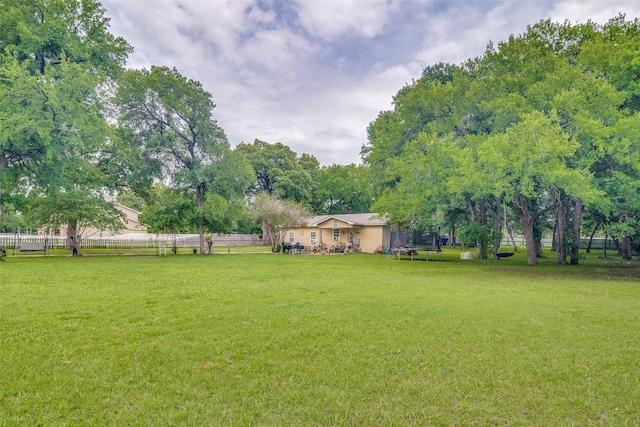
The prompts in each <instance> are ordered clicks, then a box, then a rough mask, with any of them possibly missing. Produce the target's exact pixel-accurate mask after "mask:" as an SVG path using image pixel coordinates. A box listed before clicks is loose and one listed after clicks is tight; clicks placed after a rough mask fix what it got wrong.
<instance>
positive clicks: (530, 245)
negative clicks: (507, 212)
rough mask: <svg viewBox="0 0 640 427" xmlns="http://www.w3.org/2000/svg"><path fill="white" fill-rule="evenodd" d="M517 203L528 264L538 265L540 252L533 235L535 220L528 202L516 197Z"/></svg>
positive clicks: (518, 196)
mask: <svg viewBox="0 0 640 427" xmlns="http://www.w3.org/2000/svg"><path fill="white" fill-rule="evenodd" d="M516 203H517V204H518V211H519V213H520V222H521V224H522V231H523V233H524V243H525V245H526V246H527V264H528V265H538V250H537V247H536V246H537V245H536V240H535V237H534V233H533V223H534V222H535V218H534V217H533V215H531V211H530V210H529V206H527V201H526V200H525V199H524V198H523V197H522V196H520V195H516Z"/></svg>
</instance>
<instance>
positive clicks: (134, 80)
mask: <svg viewBox="0 0 640 427" xmlns="http://www.w3.org/2000/svg"><path fill="white" fill-rule="evenodd" d="M115 102H116V105H117V107H118V109H119V119H120V123H121V124H122V125H124V126H126V127H128V128H129V129H130V131H131V132H132V134H133V135H134V136H135V138H134V139H133V140H132V141H131V143H132V144H134V146H135V147H137V148H138V149H139V150H141V151H142V153H143V155H142V157H143V158H151V159H154V160H156V161H158V162H159V164H160V165H161V170H162V176H161V177H158V178H161V179H163V180H166V181H167V182H169V183H170V185H171V186H173V187H175V188H182V189H187V190H189V191H190V192H192V194H193V197H194V200H195V205H196V208H197V217H196V226H197V230H198V234H199V236H200V253H201V254H204V253H205V236H204V230H205V215H204V212H203V206H204V204H205V201H206V198H207V194H208V193H211V192H213V193H215V191H216V189H217V188H220V187H222V186H225V188H227V189H229V190H231V189H235V190H238V189H239V188H241V187H243V185H242V183H243V182H247V181H246V179H245V177H246V176H247V175H248V174H249V173H250V172H249V171H250V167H249V166H248V164H247V163H246V162H245V161H244V160H243V159H242V158H240V157H238V156H237V154H236V152H234V151H232V150H231V149H230V147H229V143H228V141H227V138H226V136H225V134H224V131H223V130H222V128H220V126H218V124H217V122H216V120H214V119H213V116H212V111H213V109H214V107H215V105H214V103H213V100H212V95H211V94H210V93H209V92H207V91H206V90H204V89H203V87H202V84H201V83H200V82H197V81H195V80H191V79H188V78H186V77H184V76H182V75H181V74H180V73H179V72H178V71H177V70H176V69H175V68H174V69H171V68H168V67H156V66H153V67H151V69H150V70H147V69H141V70H129V71H127V72H126V73H125V74H124V75H123V77H122V78H121V79H120V81H119V86H118V93H117V96H116V101H115ZM229 164H232V165H233V167H229V166H228V165H229ZM225 182H226V183H225ZM243 191H244V189H243Z"/></svg>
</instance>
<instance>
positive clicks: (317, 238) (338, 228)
mask: <svg viewBox="0 0 640 427" xmlns="http://www.w3.org/2000/svg"><path fill="white" fill-rule="evenodd" d="M390 236H391V226H390V225H389V224H387V221H386V220H385V219H384V218H381V217H380V216H379V215H378V214H375V213H360V214H336V215H319V216H314V217H312V218H308V219H307V220H306V225H305V226H301V227H296V228H293V229H291V230H289V231H288V232H287V233H286V235H285V236H284V243H285V244H288V245H296V244H299V245H302V246H304V247H305V248H314V247H315V248H319V247H320V246H322V247H323V248H324V249H331V248H332V247H333V248H341V247H342V248H346V249H348V250H353V251H360V252H367V253H374V252H375V250H376V249H380V248H383V247H384V246H385V242H387V243H386V245H387V246H388V242H389V239H390Z"/></svg>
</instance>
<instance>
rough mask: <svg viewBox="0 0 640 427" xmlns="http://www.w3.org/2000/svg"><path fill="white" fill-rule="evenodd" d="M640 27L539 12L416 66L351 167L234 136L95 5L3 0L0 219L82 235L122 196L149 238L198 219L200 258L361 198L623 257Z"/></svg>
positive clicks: (114, 221)
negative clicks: (287, 220)
mask: <svg viewBox="0 0 640 427" xmlns="http://www.w3.org/2000/svg"><path fill="white" fill-rule="evenodd" d="M639 30H640V26H639V24H638V21H637V20H636V21H632V22H630V21H627V20H626V19H625V17H624V16H619V17H616V18H614V19H612V20H611V21H610V22H608V23H607V24H605V25H602V26H601V25H597V24H594V23H591V22H588V23H586V24H577V25H571V24H569V23H566V22H565V23H561V24H558V23H552V22H551V21H542V22H540V23H538V24H535V25H533V26H531V27H529V28H528V29H527V31H526V33H524V34H523V35H520V36H517V37H516V36H512V37H510V38H509V39H508V40H507V41H504V42H500V43H499V44H498V45H497V46H493V44H489V46H487V49H486V51H485V53H484V54H483V55H482V56H480V57H478V58H473V59H470V60H468V61H466V62H465V63H463V64H460V65H451V64H436V65H433V66H430V67H427V68H426V69H425V70H424V72H423V74H422V76H421V77H420V78H419V79H418V80H416V81H413V82H412V83H411V84H407V85H406V86H405V87H403V88H401V89H400V90H399V92H398V93H397V94H396V95H395V97H394V99H393V109H391V110H389V111H383V112H381V113H380V114H379V115H378V117H377V118H375V120H373V121H372V123H371V124H370V126H369V128H368V140H367V142H366V143H365V144H364V145H363V147H362V152H361V155H362V160H363V164H362V165H354V164H351V165H331V166H322V167H321V166H320V165H319V163H318V161H317V159H316V158H315V157H314V156H312V155H309V154H305V153H303V154H301V155H298V154H297V153H295V152H293V151H292V150H291V149H290V148H289V147H288V146H286V145H284V144H282V143H280V142H275V143H268V142H265V141H261V140H259V139H256V140H255V141H254V142H253V143H244V142H243V143H240V144H238V145H236V146H235V147H232V146H231V144H230V143H229V141H228V140H227V137H226V135H225V133H224V130H223V129H222V128H221V127H220V126H219V124H218V123H217V121H216V120H215V116H214V110H215V104H214V102H213V96H212V94H211V93H209V92H208V91H206V90H205V89H204V88H203V86H202V84H201V83H200V82H198V81H195V80H192V79H190V78H188V77H186V76H183V75H182V74H181V73H180V72H179V71H178V70H177V69H176V68H170V67H166V66H151V67H150V68H149V69H144V68H143V69H127V68H126V61H127V58H128V55H129V54H131V53H132V51H133V47H132V46H131V45H129V44H128V43H127V41H126V40H124V39H123V38H120V37H115V36H114V35H112V34H111V33H110V32H109V19H108V18H107V17H106V15H105V11H104V9H103V7H102V6H101V4H100V3H99V2H98V1H96V0H82V1H80V0H69V1H53V2H51V1H45V0H29V1H27V0H0V47H1V48H2V52H1V56H0V121H1V122H2V126H1V128H0V230H4V231H8V230H13V229H16V228H18V227H22V228H25V227H26V228H35V227H42V226H46V227H51V228H54V229H58V228H61V227H64V228H65V229H66V232H67V236H68V239H69V244H70V245H76V244H77V242H78V236H79V235H80V234H82V230H83V229H84V228H86V227H95V228H98V229H112V230H117V229H118V228H119V227H121V213H120V212H119V211H118V210H117V209H116V208H115V207H114V205H113V203H112V202H111V200H118V201H119V202H121V203H122V204H125V205H128V206H131V207H133V208H135V209H138V210H140V211H141V212H142V215H141V216H140V219H141V221H143V222H144V223H146V224H148V225H149V230H150V231H152V232H163V233H166V232H168V233H179V232H197V233H198V234H199V235H200V252H201V253H205V239H206V237H205V236H206V234H207V233H209V232H218V233H226V232H231V231H238V232H254V231H258V230H261V229H263V228H264V227H263V226H265V223H266V221H265V219H266V216H269V215H271V217H274V216H276V215H283V216H282V218H284V217H286V216H287V215H284V214H282V212H288V213H289V214H290V213H291V212H294V211H295V212H298V215H310V214H312V213H315V214H328V213H345V212H368V211H375V212H378V213H380V214H383V215H386V216H387V217H388V218H389V220H390V221H391V222H392V223H393V224H395V225H398V226H410V225H411V226H417V227H420V228H421V229H435V228H437V227H438V228H443V229H444V230H446V232H447V233H448V234H450V235H456V234H457V235H459V236H462V237H463V238H464V239H465V241H467V242H469V243H470V244H475V245H477V247H478V250H479V253H480V255H481V256H482V257H486V256H488V253H490V252H493V253H494V254H496V253H497V252H498V251H499V245H500V237H501V236H502V235H504V234H505V233H509V232H511V233H513V232H514V231H515V232H521V233H523V234H524V236H525V239H526V243H527V254H528V262H529V264H535V263H536V258H537V256H538V255H539V251H540V239H541V238H542V236H543V234H549V233H552V234H553V236H554V246H555V249H556V250H557V255H558V261H559V262H561V263H564V262H566V257H567V256H569V257H570V261H569V262H572V263H577V262H578V261H577V260H578V252H577V247H578V246H577V245H578V242H579V239H578V237H579V236H580V233H581V231H582V232H583V233H584V232H585V231H588V232H589V233H591V232H593V233H595V232H596V230H599V231H600V232H601V233H604V234H606V235H607V236H611V238H612V239H614V240H615V241H616V242H618V243H619V246H620V251H621V254H622V255H623V257H625V258H630V257H631V247H632V242H638V240H639V239H638V234H639V232H638V216H639V214H640V189H639V187H640V179H639V175H640V158H639V156H640V150H639V148H640V147H639V146H638V144H639V142H638V132H637V129H638V123H639V122H638V108H639V107H640V86H638V75H640V64H639V63H638V61H637V59H636V56H635V53H636V52H637V51H638V48H639V43H640V31H639ZM277 212H279V214H278V213H277ZM289 216H290V215H289ZM283 221H284V219H283ZM265 231H266V230H265ZM78 249H79V248H78Z"/></svg>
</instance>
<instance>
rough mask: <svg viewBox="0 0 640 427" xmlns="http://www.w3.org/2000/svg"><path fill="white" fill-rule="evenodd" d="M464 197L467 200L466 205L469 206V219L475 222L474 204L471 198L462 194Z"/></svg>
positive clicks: (476, 216)
mask: <svg viewBox="0 0 640 427" xmlns="http://www.w3.org/2000/svg"><path fill="white" fill-rule="evenodd" d="M464 199H465V200H466V202H467V206H468V207H469V213H470V214H471V221H473V222H477V218H478V215H477V214H476V205H475V204H474V203H473V200H471V197H469V196H464Z"/></svg>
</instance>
